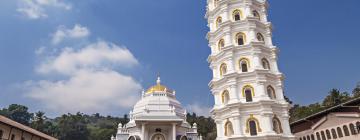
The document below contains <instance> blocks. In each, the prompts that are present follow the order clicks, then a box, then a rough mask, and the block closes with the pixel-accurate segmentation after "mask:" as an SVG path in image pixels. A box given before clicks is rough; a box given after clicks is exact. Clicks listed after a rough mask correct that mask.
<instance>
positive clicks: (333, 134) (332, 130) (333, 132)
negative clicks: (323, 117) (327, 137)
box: [331, 129, 337, 139]
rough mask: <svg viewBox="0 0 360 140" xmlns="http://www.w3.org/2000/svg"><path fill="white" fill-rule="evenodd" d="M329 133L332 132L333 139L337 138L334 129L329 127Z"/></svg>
mask: <svg viewBox="0 0 360 140" xmlns="http://www.w3.org/2000/svg"><path fill="white" fill-rule="evenodd" d="M331 134H332V137H333V139H337V134H336V131H335V129H331Z"/></svg>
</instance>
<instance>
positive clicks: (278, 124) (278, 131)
mask: <svg viewBox="0 0 360 140" xmlns="http://www.w3.org/2000/svg"><path fill="white" fill-rule="evenodd" d="M273 130H274V131H275V133H276V134H281V133H283V130H282V127H281V122H280V120H279V118H277V117H276V116H274V118H273ZM308 137H309V136H308ZM308 140H310V137H309V139H308Z"/></svg>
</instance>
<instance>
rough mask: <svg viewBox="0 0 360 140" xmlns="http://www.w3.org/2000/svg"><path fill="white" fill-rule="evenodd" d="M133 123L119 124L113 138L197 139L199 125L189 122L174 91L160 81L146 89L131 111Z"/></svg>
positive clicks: (138, 139)
mask: <svg viewBox="0 0 360 140" xmlns="http://www.w3.org/2000/svg"><path fill="white" fill-rule="evenodd" d="M129 116H130V122H129V123H128V124H126V125H124V126H122V125H121V124H119V127H118V132H117V134H116V137H112V138H111V139H112V140H198V139H199V138H198V134H197V125H196V124H193V127H191V125H190V124H188V123H187V122H186V110H185V109H184V108H183V107H182V106H181V103H180V102H179V101H178V100H176V96H175V91H174V90H171V89H169V88H167V87H166V86H164V85H161V84H160V78H158V79H157V83H156V85H154V86H152V87H150V88H149V89H148V90H147V91H143V93H142V98H141V99H140V100H139V101H138V102H137V103H136V104H135V106H134V109H133V110H132V111H131V112H130V113H129Z"/></svg>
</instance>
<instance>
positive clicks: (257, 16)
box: [252, 10, 260, 19]
mask: <svg viewBox="0 0 360 140" xmlns="http://www.w3.org/2000/svg"><path fill="white" fill-rule="evenodd" d="M252 14H253V16H254V17H255V18H257V19H260V14H259V12H258V11H256V10H253V11H252Z"/></svg>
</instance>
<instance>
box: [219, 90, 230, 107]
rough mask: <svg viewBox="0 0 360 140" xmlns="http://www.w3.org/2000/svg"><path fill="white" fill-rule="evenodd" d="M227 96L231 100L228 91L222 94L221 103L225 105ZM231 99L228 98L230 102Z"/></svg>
mask: <svg viewBox="0 0 360 140" xmlns="http://www.w3.org/2000/svg"><path fill="white" fill-rule="evenodd" d="M226 94H227V96H228V97H229V98H230V94H229V91H228V90H224V91H223V92H222V93H221V102H222V103H223V104H225V96H226ZM229 98H228V100H229Z"/></svg>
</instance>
